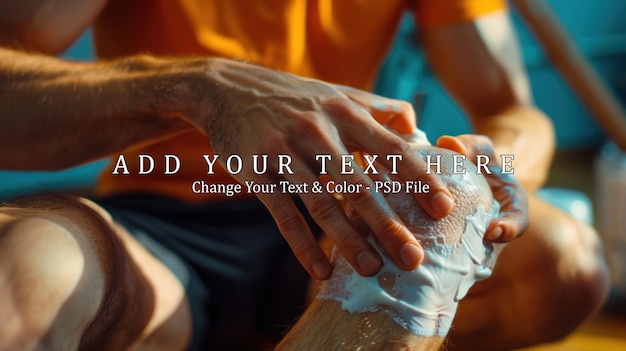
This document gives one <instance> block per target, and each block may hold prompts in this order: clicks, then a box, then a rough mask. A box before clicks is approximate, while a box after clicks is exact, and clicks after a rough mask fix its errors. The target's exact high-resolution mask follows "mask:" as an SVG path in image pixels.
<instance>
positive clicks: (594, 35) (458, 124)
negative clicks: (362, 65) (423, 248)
mask: <svg viewBox="0 0 626 351" xmlns="http://www.w3.org/2000/svg"><path fill="white" fill-rule="evenodd" d="M546 3H547V4H548V5H549V6H550V7H551V8H552V9H553V11H554V12H555V13H556V14H557V16H558V17H559V19H560V20H561V21H562V23H563V25H564V26H565V27H566V29H567V30H568V32H569V33H570V34H571V36H572V38H573V39H574V40H575V42H576V43H577V44H578V46H579V47H580V48H581V50H582V52H583V54H584V55H585V56H586V57H588V59H589V60H590V61H591V62H592V64H593V65H594V67H595V68H596V69H597V70H598V71H599V72H600V74H601V75H602V76H603V77H604V79H605V81H607V83H608V84H609V86H611V87H612V89H613V90H614V91H615V93H616V94H617V95H618V96H619V97H620V98H621V101H626V70H625V68H626V67H625V66H626V21H624V19H626V1H623V0H577V1H572V0H546ZM513 21H514V24H515V28H516V30H517V32H518V35H519V40H520V44H521V47H522V51H523V54H524V61H525V64H526V68H527V70H528V74H529V78H530V83H531V87H532V90H533V97H534V100H535V103H536V104H537V105H538V106H539V107H540V108H541V109H542V110H543V111H545V112H546V113H547V114H548V115H549V116H550V118H551V119H552V120H553V121H554V123H555V126H556V131H557V142H558V146H559V148H560V149H579V148H590V147H596V146H598V145H600V144H601V143H603V141H604V135H603V133H602V131H601V130H600V128H599V127H598V125H597V124H596V123H595V121H594V120H593V118H592V117H591V116H590V115H589V113H588V112H587V111H586V110H585V108H584V107H583V106H582V105H581V104H580V103H579V102H578V100H577V99H576V97H575V96H574V95H573V94H572V92H571V91H570V90H569V88H568V87H567V86H566V84H565V83H564V82H563V81H562V79H561V78H560V77H559V76H558V75H557V74H556V72H555V71H554V70H553V69H552V67H551V66H550V64H549V62H548V61H547V60H546V57H545V56H544V54H543V52H542V51H541V49H540V48H539V47H538V45H537V43H536V42H535V40H534V39H533V37H532V34H531V33H530V32H529V31H528V30H527V28H526V26H525V25H524V24H523V23H522V21H521V20H520V19H519V17H518V16H517V14H515V13H513ZM414 38H415V28H414V26H413V22H412V19H411V18H410V17H409V16H407V17H406V18H405V19H404V21H403V23H402V24H401V26H400V29H399V34H398V38H397V41H396V43H395V44H394V47H393V49H392V51H391V53H390V55H389V57H388V60H387V61H386V62H385V64H384V66H383V68H382V70H381V75H380V77H379V80H378V83H377V86H376V91H377V92H378V93H380V94H382V95H387V96H390V97H396V98H400V99H404V100H408V101H416V102H417V103H416V104H415V105H416V108H417V110H418V113H419V114H420V117H419V126H420V128H422V129H424V130H425V131H426V133H427V134H428V135H429V137H430V139H431V141H434V140H436V138H437V137H438V136H440V135H443V134H452V135H454V134H460V133H466V132H469V131H471V129H470V126H469V124H468V123H467V121H466V119H465V118H464V117H463V115H462V114H461V112H460V110H459V109H458V107H457V106H456V105H455V104H454V103H453V102H452V101H451V100H450V98H449V97H448V96H447V94H446V93H445V91H444V90H443V89H442V88H441V86H440V85H439V83H438V82H437V80H436V79H435V77H433V74H432V72H431V71H430V69H429V68H428V65H427V63H426V62H425V61H424V58H423V56H422V53H421V52H420V50H419V46H418V45H417V43H416V40H415V39H414ZM416 77H417V78H419V79H415V78H416Z"/></svg>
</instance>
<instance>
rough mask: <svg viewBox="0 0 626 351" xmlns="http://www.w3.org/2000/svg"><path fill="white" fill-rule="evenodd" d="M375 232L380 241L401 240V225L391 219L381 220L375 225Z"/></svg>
mask: <svg viewBox="0 0 626 351" xmlns="http://www.w3.org/2000/svg"><path fill="white" fill-rule="evenodd" d="M376 233H377V234H376V236H377V237H378V239H379V240H380V242H381V243H386V244H397V243H399V242H400V241H401V240H402V238H401V235H400V233H402V225H401V224H400V223H398V222H396V221H394V220H391V219H387V220H383V221H381V223H380V224H379V225H378V226H377V230H376Z"/></svg>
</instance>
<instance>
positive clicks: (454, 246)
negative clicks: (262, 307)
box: [277, 149, 497, 351]
mask: <svg viewBox="0 0 626 351" xmlns="http://www.w3.org/2000/svg"><path fill="white" fill-rule="evenodd" d="M431 152H434V151H432V150H431ZM446 152H447V153H448V154H447V155H448V157H449V158H446V157H444V162H443V165H442V169H443V170H444V174H445V175H446V177H447V178H446V181H447V182H448V184H449V185H450V189H451V192H452V193H453V195H454V196H455V199H456V200H457V202H456V206H455V208H454V210H453V212H452V213H451V214H450V215H449V216H448V217H446V218H445V219H441V220H434V219H432V218H431V217H430V216H428V215H427V214H426V213H425V212H423V210H421V208H420V207H419V205H418V204H417V203H416V202H415V201H414V200H413V199H412V197H411V195H409V194H403V193H399V194H393V195H387V200H388V201H389V204H390V206H391V207H392V208H393V209H394V210H395V211H396V213H398V215H399V217H400V218H401V219H402V221H403V222H404V223H405V224H407V226H408V227H409V228H410V229H411V230H412V231H413V233H415V234H416V235H417V237H418V238H419V239H420V241H421V242H422V245H423V246H424V247H425V248H426V250H425V256H426V257H425V260H424V262H423V263H422V265H421V266H420V267H419V268H418V269H417V270H415V271H412V272H405V271H401V270H399V269H398V268H397V267H395V265H393V264H392V263H391V262H390V261H389V260H385V261H386V262H385V265H384V266H383V269H382V270H381V272H379V273H378V275H377V276H374V277H369V278H364V277H360V276H359V275H358V274H356V273H355V272H354V271H353V270H352V268H351V267H350V266H349V265H348V263H347V262H346V261H345V260H344V259H343V258H342V257H341V256H336V257H334V271H333V275H332V276H331V278H330V279H329V281H328V283H326V284H325V285H324V287H323V288H322V291H321V293H320V295H318V297H317V298H316V299H315V300H314V301H313V302H312V303H311V305H310V306H309V308H308V309H307V311H306V312H305V313H304V315H303V316H302V317H301V318H300V320H299V321H298V322H297V323H296V325H295V326H294V327H293V329H292V330H291V331H290V332H289V333H288V334H287V336H285V338H284V339H283V340H282V341H281V343H280V344H279V345H278V347H277V350H279V351H291V350H305V349H306V350H311V351H317V350H320V351H321V350H346V351H347V350H360V351H361V350H362V351H365V350H385V351H391V350H438V349H439V346H440V345H441V343H442V342H443V340H444V338H445V335H446V333H447V332H448V328H449V326H450V323H451V322H452V317H453V316H454V313H455V310H456V305H457V304H456V301H457V300H456V299H458V298H461V297H463V295H464V294H465V291H467V290H466V287H469V286H471V284H472V283H473V279H475V278H476V277H478V276H482V277H483V278H484V277H485V276H486V275H488V272H489V271H490V270H489V268H488V265H489V263H488V262H492V261H491V260H490V259H491V258H494V256H493V255H495V253H494V251H493V250H492V248H491V247H489V248H488V247H486V246H483V240H482V235H483V233H484V231H485V230H486V228H487V225H488V223H489V221H490V220H491V218H492V217H491V215H490V214H489V212H490V211H492V210H493V211H495V213H497V206H495V207H494V205H493V198H492V196H491V192H490V191H489V188H488V186H487V183H486V182H485V181H484V179H482V176H478V175H476V173H475V169H474V172H473V173H472V172H468V174H467V176H460V175H451V174H446V169H448V170H449V169H451V164H452V163H451V162H448V161H450V159H451V156H450V155H451V153H450V152H449V151H446V150H443V149H438V150H437V153H443V154H444V156H445V155H446ZM455 177H456V178H455ZM356 223H358V221H356ZM363 228H364V229H363V230H364V233H366V231H365V230H366V229H365V227H364V226H363ZM381 250H382V249H381ZM492 254H493V255H492Z"/></svg>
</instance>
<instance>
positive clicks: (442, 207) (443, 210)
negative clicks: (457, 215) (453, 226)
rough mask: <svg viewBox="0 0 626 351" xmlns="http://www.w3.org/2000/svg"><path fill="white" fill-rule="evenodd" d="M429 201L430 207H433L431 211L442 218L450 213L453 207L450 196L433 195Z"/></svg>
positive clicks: (442, 194)
mask: <svg viewBox="0 0 626 351" xmlns="http://www.w3.org/2000/svg"><path fill="white" fill-rule="evenodd" d="M430 201H431V205H432V206H433V210H434V211H435V213H436V214H438V215H439V216H441V217H444V216H446V215H447V214H448V213H450V212H452V207H453V206H454V200H453V199H452V198H451V197H450V196H448V195H447V194H446V193H443V192H439V193H437V194H435V195H433V197H432V199H431V200H430Z"/></svg>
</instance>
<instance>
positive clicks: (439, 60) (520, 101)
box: [420, 11, 555, 192]
mask: <svg viewBox="0 0 626 351" xmlns="http://www.w3.org/2000/svg"><path fill="white" fill-rule="evenodd" d="M420 32H421V40H422V42H423V44H424V47H425V50H426V53H427V55H428V58H429V62H430V63H431V65H432V66H433V68H434V70H435V72H436V73H437V76H438V77H439V79H440V80H441V82H442V83H443V85H444V87H445V88H446V89H447V91H448V92H449V93H450V94H451V95H452V96H453V97H454V98H455V100H456V101H457V102H458V103H459V105H460V106H461V107H462V108H463V109H464V111H465V112H466V113H467V115H468V116H469V118H470V120H471V121H472V124H473V125H474V128H475V132H476V133H479V134H484V135H487V136H488V137H489V138H491V140H492V141H493V143H494V147H495V152H496V153H497V154H513V155H515V177H516V178H517V179H518V180H519V181H520V183H521V184H522V185H523V186H524V187H525V188H526V189H527V190H528V191H529V192H532V191H534V190H536V189H537V188H539V187H540V186H541V185H543V183H544V182H545V180H546V177H547V174H548V171H549V167H550V162H551V160H552V156H553V153H554V148H555V137H554V131H553V127H552V124H551V122H550V120H549V119H548V118H547V117H546V116H545V115H544V114H543V113H542V112H541V111H539V110H538V109H536V108H535V107H534V106H533V104H532V100H531V94H530V90H529V86H528V80H527V76H526V72H525V71H524V67H523V65H522V61H521V57H520V55H519V48H518V46H517V41H516V38H515V35H514V32H513V28H512V27H511V23H510V19H509V18H508V14H507V13H506V12H505V11H501V12H495V13H491V14H489V15H485V16H482V17H480V18H478V19H477V20H476V21H474V22H473V23H463V24H457V25H453V26H443V27H426V28H423V29H421V30H420ZM461 58H462V59H461Z"/></svg>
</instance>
